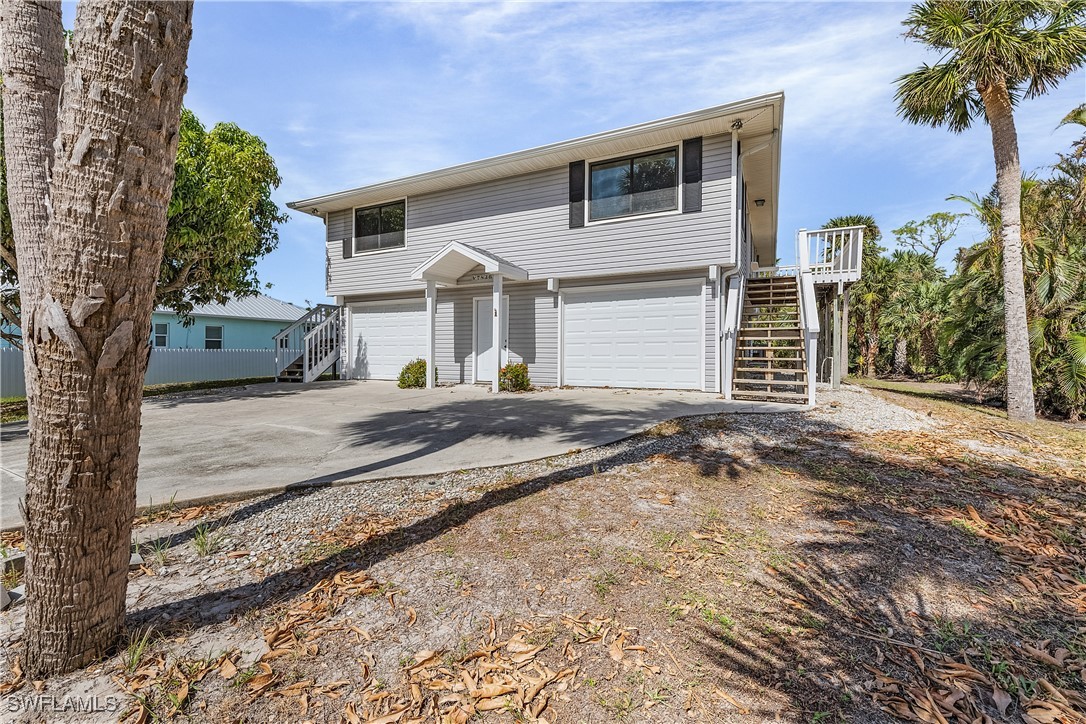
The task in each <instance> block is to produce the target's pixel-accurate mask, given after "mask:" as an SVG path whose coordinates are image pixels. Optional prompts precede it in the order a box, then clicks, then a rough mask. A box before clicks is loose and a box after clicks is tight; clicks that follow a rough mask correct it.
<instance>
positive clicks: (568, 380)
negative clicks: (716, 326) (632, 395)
mask: <svg viewBox="0 0 1086 724" xmlns="http://www.w3.org/2000/svg"><path fill="white" fill-rule="evenodd" d="M701 291H702V285H701V283H700V282H697V283H690V282H687V283H684V284H675V285H668V286H659V287H641V288H632V289H631V288H626V289H624V288H623V287H621V286H615V287H614V288H610V289H606V290H597V291H586V292H578V291H575V290H569V291H567V292H565V294H564V300H565V301H564V317H563V319H562V328H563V332H562V337H563V343H562V350H563V352H562V354H563V357H564V360H565V364H564V367H563V376H562V381H563V383H564V384H567V385H575V386H585V387H604V386H609V387H657V388H668V389H700V388H701V364H702V361H701V360H702V339H701V336H702V299H701Z"/></svg>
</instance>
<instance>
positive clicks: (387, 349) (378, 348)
mask: <svg viewBox="0 0 1086 724" xmlns="http://www.w3.org/2000/svg"><path fill="white" fill-rule="evenodd" d="M351 335H352V339H351V351H350V355H351V375H352V376H353V377H355V378H356V379H375V380H394V379H396V378H397V377H398V376H399V374H400V370H401V369H403V366H404V365H405V364H407V363H408V362H410V361H411V360H413V359H416V358H418V357H422V356H424V355H425V354H426V304H425V302H416V301H411V302H395V303H388V304H367V305H358V306H355V307H353V308H352V311H351Z"/></svg>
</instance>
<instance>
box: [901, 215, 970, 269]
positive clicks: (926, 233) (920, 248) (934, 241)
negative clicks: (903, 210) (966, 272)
mask: <svg viewBox="0 0 1086 724" xmlns="http://www.w3.org/2000/svg"><path fill="white" fill-rule="evenodd" d="M965 215H966V214H952V213H950V212H948V211H936V212H935V213H934V214H932V215H931V216H929V217H927V218H926V219H924V220H922V221H907V222H905V223H904V224H902V225H901V227H899V228H897V229H894V230H893V232H892V233H893V235H894V240H895V241H897V243H898V245H899V246H902V247H905V248H907V249H912V250H913V251H916V252H925V253H928V254H931V256H932V258H933V259H938V258H939V251H940V250H941V249H942V248H943V246H945V245H946V243H947V242H948V241H950V240H952V239H953V238H954V235H955V234H957V233H958V225H959V224H960V223H961V220H962V217H963V216H965Z"/></svg>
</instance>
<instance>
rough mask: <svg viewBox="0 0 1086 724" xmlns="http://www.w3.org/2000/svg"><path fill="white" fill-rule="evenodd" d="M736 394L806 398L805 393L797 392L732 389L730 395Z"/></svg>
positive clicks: (794, 398)
mask: <svg viewBox="0 0 1086 724" xmlns="http://www.w3.org/2000/svg"><path fill="white" fill-rule="evenodd" d="M736 395H744V396H745V397H773V398H776V399H788V400H803V401H806V400H807V395H805V394H800V393H798V392H769V391H764V392H763V391H756V390H736V389H732V397H733V398H734V397H735V396H736Z"/></svg>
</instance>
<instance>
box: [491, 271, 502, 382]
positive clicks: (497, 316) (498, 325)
mask: <svg viewBox="0 0 1086 724" xmlns="http://www.w3.org/2000/svg"><path fill="white" fill-rule="evenodd" d="M504 321H505V320H503V319H502V275H501V274H494V341H493V345H494V369H493V370H491V373H492V374H493V379H494V382H492V383H491V385H490V391H491V392H497V391H498V389H499V384H500V382H499V380H498V377H499V374H498V373H499V370H501V368H502V346H503V342H504V341H505V340H503V339H502V323H503V322H504Z"/></svg>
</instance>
